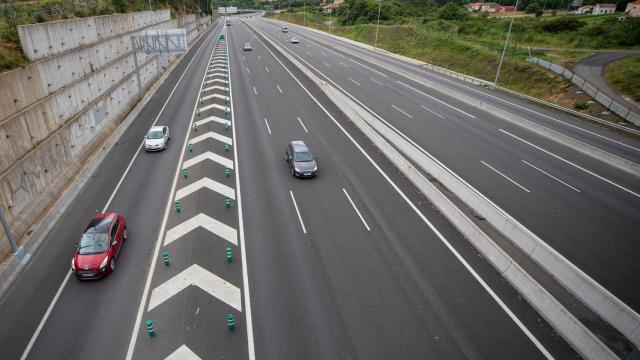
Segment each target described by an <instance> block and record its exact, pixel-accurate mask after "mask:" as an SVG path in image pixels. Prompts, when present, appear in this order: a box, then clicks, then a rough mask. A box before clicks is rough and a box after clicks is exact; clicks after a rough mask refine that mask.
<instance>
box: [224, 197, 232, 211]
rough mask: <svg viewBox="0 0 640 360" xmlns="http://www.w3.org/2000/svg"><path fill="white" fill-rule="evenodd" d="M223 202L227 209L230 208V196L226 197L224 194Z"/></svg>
mask: <svg viewBox="0 0 640 360" xmlns="http://www.w3.org/2000/svg"><path fill="white" fill-rule="evenodd" d="M224 204H225V206H226V207H227V209H228V208H230V207H231V198H230V197H228V196H226V197H225V198H224Z"/></svg>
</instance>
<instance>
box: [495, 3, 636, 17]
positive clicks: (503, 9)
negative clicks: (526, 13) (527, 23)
mask: <svg viewBox="0 0 640 360" xmlns="http://www.w3.org/2000/svg"><path fill="white" fill-rule="evenodd" d="M638 1H640V0H638ZM515 9H516V7H515V6H500V8H499V9H498V12H499V13H509V14H510V13H512V12H513V11H514V10H515Z"/></svg>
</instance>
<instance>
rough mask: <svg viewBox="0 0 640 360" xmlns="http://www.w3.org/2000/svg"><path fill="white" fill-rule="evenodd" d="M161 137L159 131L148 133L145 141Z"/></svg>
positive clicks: (161, 134)
mask: <svg viewBox="0 0 640 360" xmlns="http://www.w3.org/2000/svg"><path fill="white" fill-rule="evenodd" d="M163 135H164V134H163V133H162V131H161V130H154V131H149V134H148V135H147V139H162V137H163Z"/></svg>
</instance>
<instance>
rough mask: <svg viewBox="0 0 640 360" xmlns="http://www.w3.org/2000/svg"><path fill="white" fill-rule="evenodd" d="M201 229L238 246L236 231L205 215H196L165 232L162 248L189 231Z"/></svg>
mask: <svg viewBox="0 0 640 360" xmlns="http://www.w3.org/2000/svg"><path fill="white" fill-rule="evenodd" d="M199 227H203V228H205V229H207V230H209V231H210V232H212V233H214V234H216V235H218V236H219V237H221V238H223V239H225V240H227V241H228V242H230V243H232V244H233V245H238V235H237V232H236V229H234V228H232V227H231V226H228V225H226V224H223V223H221V222H220V221H218V220H216V219H213V218H211V217H209V216H207V215H205V214H202V213H200V214H198V215H196V216H194V217H192V218H191V219H189V220H187V221H185V222H183V223H182V224H180V225H177V226H176V227H174V228H172V229H171V230H169V231H167V234H166V235H165V237H164V246H167V245H169V244H171V243H172V242H174V241H175V240H177V239H179V238H180V237H182V236H184V235H186V234H188V233H190V232H191V231H193V230H195V229H197V228H199Z"/></svg>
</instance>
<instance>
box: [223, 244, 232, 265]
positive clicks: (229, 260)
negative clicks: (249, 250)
mask: <svg viewBox="0 0 640 360" xmlns="http://www.w3.org/2000/svg"><path fill="white" fill-rule="evenodd" d="M225 252H226V253H227V262H229V263H230V262H232V261H233V256H232V255H231V248H230V247H228V248H226V249H225Z"/></svg>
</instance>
